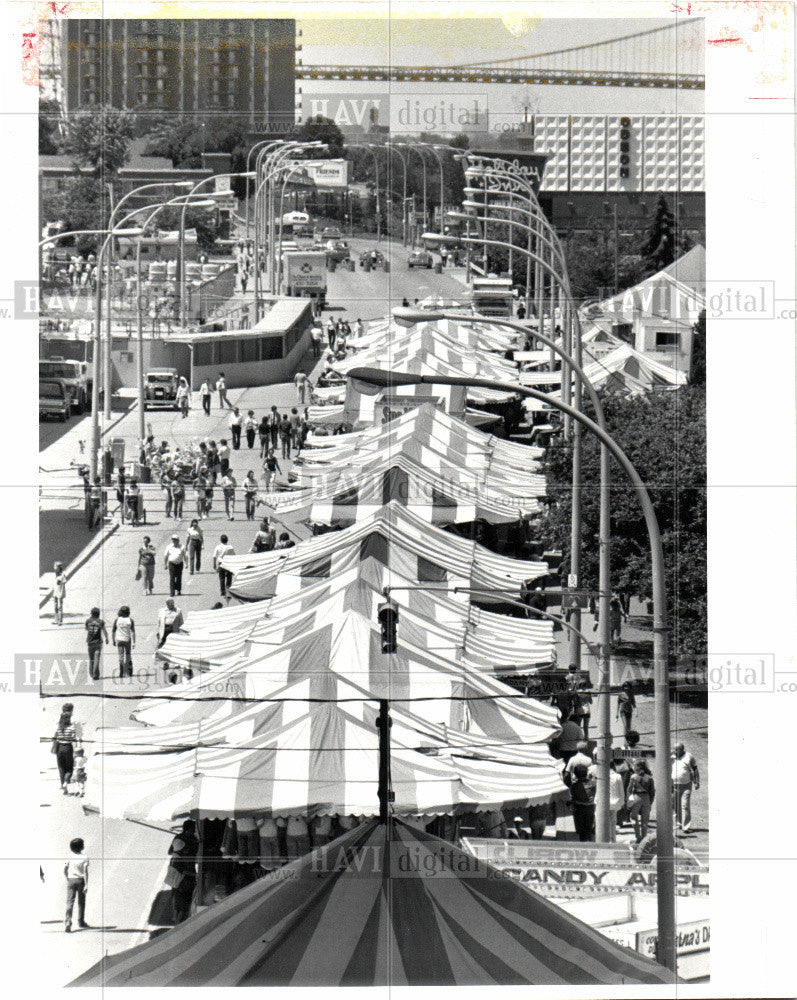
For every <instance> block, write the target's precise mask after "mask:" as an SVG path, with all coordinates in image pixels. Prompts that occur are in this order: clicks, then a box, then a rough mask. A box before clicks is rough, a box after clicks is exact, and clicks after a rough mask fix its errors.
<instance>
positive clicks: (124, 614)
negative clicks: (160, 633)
mask: <svg viewBox="0 0 797 1000" xmlns="http://www.w3.org/2000/svg"><path fill="white" fill-rule="evenodd" d="M111 642H112V643H113V644H114V646H116V650H117V652H118V653H119V676H120V677H132V676H133V656H132V651H133V649H134V648H135V645H136V623H135V622H134V621H133V619H132V617H131V616H130V608H129V607H128V606H127V605H126V604H123V605H122V606H121V608H119V613H118V614H117V616H116V619H115V621H114V623H113V628H112V629H111Z"/></svg>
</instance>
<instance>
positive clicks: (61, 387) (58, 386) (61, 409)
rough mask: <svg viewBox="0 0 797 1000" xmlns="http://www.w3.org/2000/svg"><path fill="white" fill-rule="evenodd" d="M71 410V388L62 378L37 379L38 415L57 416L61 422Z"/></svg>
mask: <svg viewBox="0 0 797 1000" xmlns="http://www.w3.org/2000/svg"><path fill="white" fill-rule="evenodd" d="M71 410H72V390H71V389H70V388H69V386H68V385H67V384H66V382H65V381H64V380H63V379H60V378H40V379H39V417H40V418H41V417H57V418H58V419H59V420H60V421H61V422H62V423H63V422H64V421H65V420H66V418H67V417H68V416H69V414H70V412H71Z"/></svg>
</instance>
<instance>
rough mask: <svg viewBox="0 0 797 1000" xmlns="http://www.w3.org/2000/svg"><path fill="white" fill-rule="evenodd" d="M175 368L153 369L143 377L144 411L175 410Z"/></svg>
mask: <svg viewBox="0 0 797 1000" xmlns="http://www.w3.org/2000/svg"><path fill="white" fill-rule="evenodd" d="M178 381H179V379H178V376H177V369H176V368H155V369H153V370H152V371H149V372H147V374H146V375H145V377H144V409H145V410H177V409H179V406H178V404H177V385H178Z"/></svg>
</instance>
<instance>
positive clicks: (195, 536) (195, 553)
mask: <svg viewBox="0 0 797 1000" xmlns="http://www.w3.org/2000/svg"><path fill="white" fill-rule="evenodd" d="M204 544H205V537H204V535H203V534H202V529H201V528H200V527H199V521H198V520H197V519H196V518H194V519H193V520H192V521H191V524H190V525H189V527H188V534H187V536H186V540H185V547H186V550H187V552H188V571H189V573H190V574H191V576H193V575H194V570H196V572H197V573H199V572H201V570H202V546H203V545H204Z"/></svg>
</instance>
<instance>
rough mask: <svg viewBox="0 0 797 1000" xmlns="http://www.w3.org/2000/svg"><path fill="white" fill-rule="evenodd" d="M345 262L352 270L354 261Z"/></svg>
mask: <svg viewBox="0 0 797 1000" xmlns="http://www.w3.org/2000/svg"><path fill="white" fill-rule="evenodd" d="M346 263H347V264H348V265H349V270H350V271H353V270H354V261H353V260H347V261H346Z"/></svg>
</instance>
